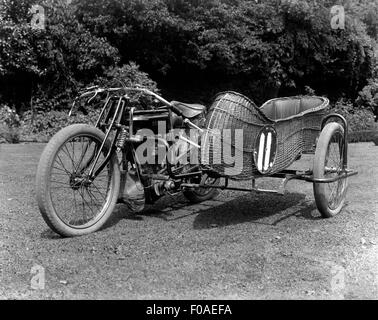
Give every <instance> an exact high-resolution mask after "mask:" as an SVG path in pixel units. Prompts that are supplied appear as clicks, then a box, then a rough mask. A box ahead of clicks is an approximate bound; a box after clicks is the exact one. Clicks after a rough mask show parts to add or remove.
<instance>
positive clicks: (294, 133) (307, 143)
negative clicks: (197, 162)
mask: <svg viewBox="0 0 378 320" xmlns="http://www.w3.org/2000/svg"><path fill="white" fill-rule="evenodd" d="M298 98H300V97H292V98H290V97H289V98H279V99H274V100H280V101H283V100H290V99H291V101H292V102H293V103H294V102H295V101H296V100H295V99H298ZM274 100H270V101H268V102H266V103H265V104H267V103H273V102H274ZM322 101H323V103H322V104H321V105H319V106H316V107H315V108H312V109H310V110H306V111H305V112H302V113H299V114H297V115H295V116H292V117H288V118H287V119H282V120H278V121H277V120H272V119H269V118H268V117H267V116H266V115H265V114H264V113H263V110H264V105H265V104H264V105H263V106H262V107H261V109H259V108H258V107H257V106H256V105H255V104H254V103H253V102H252V101H251V100H250V99H248V98H247V97H245V96H243V95H241V94H239V93H236V92H231V91H230V92H223V93H220V94H218V95H217V96H216V98H215V100H214V102H213V104H212V105H211V107H210V110H209V113H208V115H207V119H206V133H205V138H204V140H203V144H202V146H203V148H202V158H203V159H206V160H205V163H208V164H209V165H210V166H211V167H212V169H213V170H215V171H216V172H218V173H219V174H221V175H228V176H229V174H227V172H229V171H227V169H230V168H232V167H234V165H235V164H236V163H242V164H243V165H242V168H241V170H240V171H238V173H237V174H234V175H232V176H230V178H232V179H235V180H246V179H250V178H252V177H254V176H255V175H259V172H258V171H257V169H256V166H255V164H254V160H253V159H254V157H253V152H254V148H255V140H256V137H257V136H258V134H259V132H260V131H261V129H262V128H263V127H264V126H266V125H270V126H273V127H274V128H275V130H276V132H277V152H276V158H275V162H274V165H273V167H272V169H271V171H270V172H269V174H274V173H277V172H279V171H282V170H283V169H285V168H287V167H288V166H290V165H291V164H292V163H293V162H294V161H295V159H296V158H297V156H298V155H299V154H301V153H302V152H304V151H309V150H312V149H313V146H314V144H315V139H316V137H317V136H318V134H319V132H320V124H321V120H322V118H323V116H324V113H325V111H324V109H325V108H326V107H327V105H328V100H327V99H324V100H322ZM224 129H229V132H230V134H231V139H225V138H224ZM235 129H242V130H243V145H242V146H241V145H238V143H237V142H236V141H235ZM225 148H227V149H231V155H232V157H234V159H233V160H234V162H233V163H230V159H226V158H225V154H229V153H230V152H229V151H228V150H225Z"/></svg>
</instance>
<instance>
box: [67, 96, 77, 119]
mask: <svg viewBox="0 0 378 320" xmlns="http://www.w3.org/2000/svg"><path fill="white" fill-rule="evenodd" d="M75 104H76V99H75V100H74V102H73V103H72V106H71V109H70V112H68V116H69V117H71V115H72V111H73V109H74V107H75Z"/></svg>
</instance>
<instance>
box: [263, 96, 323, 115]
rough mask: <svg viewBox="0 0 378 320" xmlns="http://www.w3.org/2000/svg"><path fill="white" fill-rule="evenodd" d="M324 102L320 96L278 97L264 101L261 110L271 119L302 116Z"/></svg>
mask: <svg viewBox="0 0 378 320" xmlns="http://www.w3.org/2000/svg"><path fill="white" fill-rule="evenodd" d="M323 104H324V101H323V99H321V98H319V97H292V98H277V99H272V100H269V101H267V102H266V103H264V104H263V105H262V106H261V109H260V110H261V111H262V112H264V114H265V115H266V116H267V117H268V118H269V119H271V120H284V119H288V118H291V117H294V116H301V115H303V113H304V112H306V111H307V112H309V111H310V110H312V109H315V108H318V107H321V106H322V105H323Z"/></svg>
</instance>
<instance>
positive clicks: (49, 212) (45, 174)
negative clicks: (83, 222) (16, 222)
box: [36, 124, 120, 237]
mask: <svg viewBox="0 0 378 320" xmlns="http://www.w3.org/2000/svg"><path fill="white" fill-rule="evenodd" d="M82 134H88V135H90V136H93V137H95V138H98V139H99V140H100V141H103V140H104V138H105V134H104V133H103V132H102V131H100V130H99V129H97V128H95V127H93V126H89V125H86V124H73V125H70V126H68V127H66V128H64V129H62V130H60V131H59V132H58V133H56V134H55V135H54V136H53V137H52V139H51V140H50V141H49V143H48V144H47V145H46V147H45V149H44V150H43V152H42V155H41V158H40V161H39V164H38V168H37V174H36V193H37V202H38V207H39V210H40V212H41V214H42V217H43V219H44V220H45V222H46V223H47V225H48V226H49V227H50V228H51V229H52V230H53V231H54V232H56V233H58V234H59V235H61V236H63V237H76V236H82V235H84V234H88V233H92V232H95V231H97V230H99V229H100V228H101V227H102V226H103V225H104V223H105V222H106V221H107V220H108V218H109V216H110V215H111V213H112V212H113V210H114V207H115V205H116V203H117V199H118V193H119V186H120V171H119V165H118V160H117V157H116V156H115V155H114V156H113V157H112V158H111V159H110V162H109V163H110V165H111V166H112V168H113V174H112V178H111V183H110V185H111V187H110V192H111V199H110V202H109V204H108V207H107V208H106V209H105V212H104V213H103V215H102V217H101V218H100V219H99V220H98V221H97V222H96V223H95V224H94V225H91V226H90V227H88V228H85V229H77V228H72V227H70V226H68V225H67V224H65V223H64V222H63V221H62V220H61V219H60V218H59V216H58V215H57V214H56V212H55V209H54V206H53V204H52V201H51V196H50V190H49V180H50V179H49V177H50V174H51V166H52V165H53V161H54V159H55V157H56V154H57V153H58V151H59V149H60V147H61V146H62V145H63V144H64V143H66V142H67V141H68V140H69V139H72V138H73V137H75V136H77V135H82ZM105 146H106V147H107V148H110V141H107V142H106V144H105Z"/></svg>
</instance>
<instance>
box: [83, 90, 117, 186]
mask: <svg viewBox="0 0 378 320" xmlns="http://www.w3.org/2000/svg"><path fill="white" fill-rule="evenodd" d="M122 100H123V98H122V97H121V98H119V101H118V105H117V109H116V111H115V113H114V116H113V119H112V122H111V124H110V126H109V129H108V131H107V132H106V134H105V137H104V140H103V141H102V143H101V147H100V149H99V151H98V153H97V156H96V158H95V161H94V162H93V165H92V168H91V170H90V172H89V177H90V178H91V179H92V178H93V172H94V169H95V166H96V164H97V162H98V159H99V158H100V155H101V152H102V150H103V148H104V145H105V143H106V141H107V139H108V137H109V134H110V131H111V130H112V127H113V125H114V122H115V120H116V118H117V116H118V112H119V109H120V108H121V105H122V102H123V101H122ZM111 152H112V148H110V150H109V152H108V154H107V156H106V158H105V160H104V161H103V163H102V164H101V166H102V165H104V164H106V162H107V161H109V159H110V154H111ZM101 166H100V167H101ZM97 173H98V170H97V171H96V175H97Z"/></svg>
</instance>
